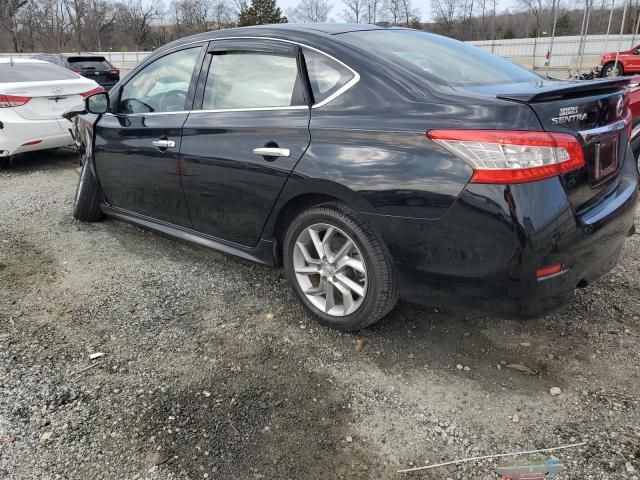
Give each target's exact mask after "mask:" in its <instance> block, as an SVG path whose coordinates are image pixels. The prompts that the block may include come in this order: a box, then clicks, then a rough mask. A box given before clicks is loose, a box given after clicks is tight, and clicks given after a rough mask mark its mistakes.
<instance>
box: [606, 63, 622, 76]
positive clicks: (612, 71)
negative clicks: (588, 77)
mask: <svg viewBox="0 0 640 480" xmlns="http://www.w3.org/2000/svg"><path fill="white" fill-rule="evenodd" d="M619 76H620V67H619V66H618V65H615V66H612V67H611V68H610V69H609V71H608V72H607V77H619Z"/></svg>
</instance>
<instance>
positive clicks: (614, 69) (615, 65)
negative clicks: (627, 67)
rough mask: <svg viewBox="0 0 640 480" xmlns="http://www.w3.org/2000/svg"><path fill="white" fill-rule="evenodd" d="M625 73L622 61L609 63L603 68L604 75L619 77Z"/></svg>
mask: <svg viewBox="0 0 640 480" xmlns="http://www.w3.org/2000/svg"><path fill="white" fill-rule="evenodd" d="M621 75H624V68H623V67H622V64H621V63H620V62H610V63H607V64H606V65H605V66H604V68H603V69H602V76H603V77H619V76H621Z"/></svg>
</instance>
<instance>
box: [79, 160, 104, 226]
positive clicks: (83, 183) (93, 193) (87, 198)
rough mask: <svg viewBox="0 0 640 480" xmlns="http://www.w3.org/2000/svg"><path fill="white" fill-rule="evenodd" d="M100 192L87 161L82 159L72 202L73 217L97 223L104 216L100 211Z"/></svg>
mask: <svg viewBox="0 0 640 480" xmlns="http://www.w3.org/2000/svg"><path fill="white" fill-rule="evenodd" d="M101 201H102V190H101V189H100V185H99V184H98V181H97V180H96V177H95V176H94V175H93V172H92V171H91V167H90V165H89V161H88V160H87V158H86V157H85V158H84V161H83V162H82V167H81V171H80V178H79V179H78V186H77V187H76V195H75V197H74V200H73V216H74V217H75V218H77V219H78V220H82V221H84V222H97V221H99V220H101V219H102V217H103V216H104V214H103V213H102V210H101V209H100V202H101Z"/></svg>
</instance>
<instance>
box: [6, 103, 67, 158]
mask: <svg viewBox="0 0 640 480" xmlns="http://www.w3.org/2000/svg"><path fill="white" fill-rule="evenodd" d="M2 110H3V111H2V112H0V113H1V115H0V121H1V122H2V129H0V157H8V156H11V155H15V154H17V153H24V152H32V151H37V150H46V149H49V148H58V147H65V146H68V145H73V139H72V138H71V133H70V132H69V128H71V122H69V121H67V120H65V119H62V118H61V119H51V120H27V119H24V118H22V117H21V116H19V115H18V114H16V113H15V112H12V111H11V109H2ZM36 142H37V143H36ZM30 143H31V144H30Z"/></svg>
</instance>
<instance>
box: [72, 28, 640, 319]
mask: <svg viewBox="0 0 640 480" xmlns="http://www.w3.org/2000/svg"><path fill="white" fill-rule="evenodd" d="M625 85H626V84H625V80H621V79H607V80H598V81H594V82H560V81H551V80H546V79H543V78H541V77H540V76H538V75H536V74H534V73H531V72H529V71H528V70H525V69H523V68H521V67H518V66H516V65H513V64H511V63H510V62H508V61H506V60H503V59H501V58H499V57H496V56H494V55H492V54H490V53H488V52H486V51H483V50H480V49H476V48H474V47H471V46H468V45H466V44H464V43H461V42H458V41H455V40H452V39H449V38H444V37H440V36H437V35H432V34H428V33H425V32H420V31H415V30H410V29H404V28H384V27H376V26H372V25H339V24H330V25H305V26H295V25H277V26H276V25H274V26H262V27H249V28H238V29H231V30H223V31H217V32H210V33H203V34H198V35H195V36H192V37H189V38H185V39H182V40H178V41H176V42H173V43H170V44H168V45H166V46H164V47H162V48H160V49H159V50H157V51H156V52H154V53H153V54H152V55H151V56H149V57H148V58H147V59H146V60H145V61H144V62H143V63H142V64H141V65H139V66H138V67H137V68H136V69H135V70H133V71H131V72H130V73H129V74H128V75H127V76H126V77H125V78H124V79H123V80H121V81H120V82H119V83H118V84H117V85H116V86H115V87H114V88H113V89H112V90H111V92H110V94H108V95H107V94H104V93H102V94H97V95H94V96H92V97H89V98H88V99H87V101H86V104H85V109H86V112H84V113H83V114H81V115H80V117H79V121H78V126H79V134H80V136H81V138H82V143H83V145H84V156H83V168H82V173H81V176H80V181H79V183H78V188H77V194H76V197H75V204H74V208H73V213H74V216H75V217H76V218H78V219H81V220H86V221H97V220H99V219H100V218H101V217H102V216H103V214H106V215H110V216H113V217H117V218H120V219H123V220H126V221H129V222H132V223H134V224H137V225H140V226H142V227H145V228H150V229H154V230H157V231H160V232H163V233H165V234H169V235H173V236H175V237H178V238H181V239H184V240H188V241H191V242H195V243H198V244H201V245H205V246H208V247H212V248H215V249H218V250H221V251H223V252H227V253H230V254H234V255H238V256H240V257H243V258H245V259H249V260H253V261H257V262H262V263H265V264H269V265H274V266H276V265H280V264H284V268H285V270H286V274H287V277H288V279H289V282H290V283H291V286H292V288H293V290H294V291H295V292H296V294H297V295H298V296H299V297H300V299H301V301H302V303H303V304H304V305H305V307H307V308H308V309H309V310H310V311H311V312H312V313H313V314H315V315H316V316H317V317H318V318H319V319H320V321H321V322H322V323H324V324H326V325H330V326H332V327H335V328H339V329H343V330H355V329H360V328H363V327H366V326H368V325H370V324H372V323H373V322H375V321H377V320H378V319H380V318H381V317H383V316H384V315H386V314H387V313H388V312H389V311H390V310H391V309H392V308H393V307H394V305H395V304H396V302H397V301H398V298H399V297H400V298H403V299H406V300H408V301H412V302H419V303H426V304H429V305H449V306H456V307H462V308H467V309H479V310H481V311H493V312H499V313H501V314H512V315H520V316H529V315H539V314H541V313H544V312H547V311H549V310H551V309H553V308H555V307H558V306H560V305H562V304H564V303H566V302H567V301H569V300H570V299H571V298H572V295H573V292H574V290H575V288H577V287H582V286H585V285H587V284H588V283H589V282H592V281H594V280H595V279H597V278H598V277H600V276H601V275H603V274H604V273H606V272H607V271H609V270H610V269H611V268H612V267H613V266H614V264H615V263H616V261H617V258H618V255H619V253H620V250H621V248H622V245H623V243H624V240H625V238H626V237H627V236H628V235H629V234H630V233H631V232H632V231H633V228H634V224H633V221H634V214H635V208H636V202H637V196H638V193H637V173H636V169H635V167H634V161H633V157H632V155H631V153H630V149H629V141H628V137H629V131H630V115H629V109H628V99H627V93H626V87H625Z"/></svg>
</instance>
